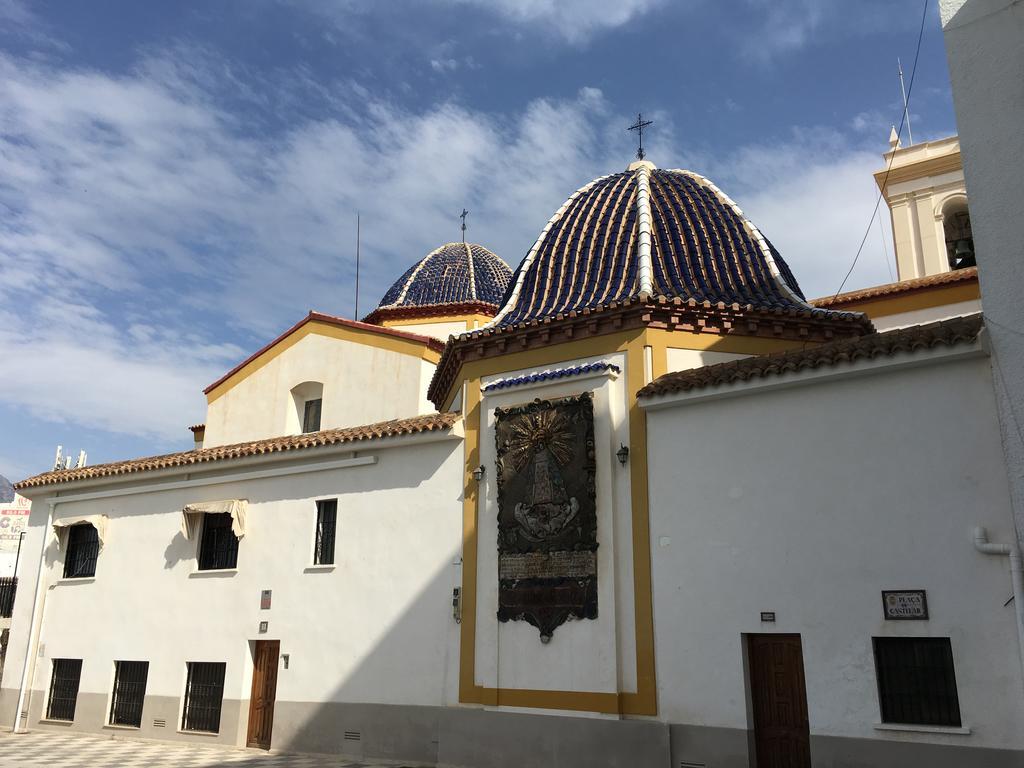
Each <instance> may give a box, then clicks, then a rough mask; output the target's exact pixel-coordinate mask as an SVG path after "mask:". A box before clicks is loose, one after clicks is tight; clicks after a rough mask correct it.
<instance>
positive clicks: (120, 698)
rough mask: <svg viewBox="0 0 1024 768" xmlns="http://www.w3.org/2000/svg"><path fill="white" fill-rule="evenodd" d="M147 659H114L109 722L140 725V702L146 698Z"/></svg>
mask: <svg viewBox="0 0 1024 768" xmlns="http://www.w3.org/2000/svg"><path fill="white" fill-rule="evenodd" d="M148 677H149V662H148V661H115V662H114V691H113V694H112V695H111V697H110V724H111V725H128V726H132V727H133V728H139V727H141V726H142V703H143V701H144V700H145V698H146V679H147V678H148Z"/></svg>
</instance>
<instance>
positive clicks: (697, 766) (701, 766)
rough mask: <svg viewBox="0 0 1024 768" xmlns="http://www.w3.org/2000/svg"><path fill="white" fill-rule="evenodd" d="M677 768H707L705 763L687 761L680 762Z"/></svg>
mask: <svg viewBox="0 0 1024 768" xmlns="http://www.w3.org/2000/svg"><path fill="white" fill-rule="evenodd" d="M679 768H708V764H707V763H691V762H689V761H688V760H681V761H680V762H679Z"/></svg>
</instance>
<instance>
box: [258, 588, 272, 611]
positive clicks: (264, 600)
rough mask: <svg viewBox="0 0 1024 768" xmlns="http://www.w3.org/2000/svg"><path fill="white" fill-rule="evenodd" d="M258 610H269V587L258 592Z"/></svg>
mask: <svg viewBox="0 0 1024 768" xmlns="http://www.w3.org/2000/svg"><path fill="white" fill-rule="evenodd" d="M260 610H261V611H269V610H270V590H269V589H264V590H263V591H262V592H261V593H260Z"/></svg>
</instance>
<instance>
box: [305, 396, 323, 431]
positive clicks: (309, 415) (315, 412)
mask: <svg viewBox="0 0 1024 768" xmlns="http://www.w3.org/2000/svg"><path fill="white" fill-rule="evenodd" d="M323 402H324V401H323V398H317V399H316V400H307V401H306V405H305V407H304V408H303V412H302V431H303V432H319V431H320V408H321V406H322V405H323Z"/></svg>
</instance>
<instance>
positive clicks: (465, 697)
mask: <svg viewBox="0 0 1024 768" xmlns="http://www.w3.org/2000/svg"><path fill="white" fill-rule="evenodd" d="M801 343H803V342H799V341H783V340H779V339H759V338H754V337H745V336H725V337H723V336H717V335H710V334H695V333H691V332H687V331H666V330H660V329H649V328H641V329H636V330H630V331H622V332H619V333H614V334H608V335H605V336H595V337H592V338H588V339H581V340H579V341H571V342H565V343H562V344H557V345H555V346H552V347H544V348H540V349H530V350H525V351H523V352H515V353H511V354H507V355H502V356H501V357H495V358H489V359H485V360H476V361H473V362H471V363H467V364H466V365H465V366H463V369H462V371H460V379H459V380H460V381H463V382H465V384H464V388H463V417H464V424H465V435H466V437H465V457H466V466H465V473H464V476H463V481H464V485H463V507H462V547H463V549H462V561H463V565H462V624H461V625H460V648H459V702H460V703H464V704H480V705H483V706H492V707H493V706H508V707H523V708H533V709H561V710H572V711H580V712H600V713H605V714H627V715H656V714H657V711H658V689H657V674H656V669H655V647H654V596H653V587H652V577H651V537H650V512H649V497H648V485H647V473H648V460H647V412H646V411H645V410H644V409H642V408H640V407H639V404H638V402H637V398H636V393H637V392H638V391H639V390H640V389H641V388H642V387H643V386H644V384H646V383H647V382H646V381H644V347H645V346H648V345H649V346H651V347H652V353H653V358H652V373H653V375H654V377H658V376H660V375H662V374H664V373H665V372H666V371H667V366H668V362H667V360H668V353H667V349H668V347H669V346H671V347H674V348H689V349H699V350H707V349H714V350H716V351H722V352H735V353H739V354H767V353H769V352H775V351H780V350H783V349H789V348H792V347H794V346H797V345H799V344H801ZM616 352H624V353H625V354H626V376H627V380H626V385H627V390H628V391H627V397H628V401H627V412H628V414H629V443H630V444H629V463H630V500H631V504H632V510H631V512H632V531H633V539H632V546H633V604H634V632H635V645H636V682H637V685H636V688H637V690H636V691H635V692H629V691H627V692H619V693H608V692H595V691H554V690H551V691H548V690H527V689H513V688H489V687H486V686H482V685H477V683H476V622H477V611H476V601H477V566H478V560H477V551H478V544H479V542H478V540H477V521H478V519H479V514H480V508H479V499H478V496H477V483H476V481H475V480H474V479H473V469H474V468H475V467H477V466H479V464H480V434H481V430H482V420H483V417H484V413H483V406H482V396H481V383H480V382H481V378H482V377H483V376H491V375H496V374H502V373H509V372H511V371H518V370H524V369H529V368H535V367H540V366H545V365H554V364H556V363H564V362H566V361H568V360H574V359H581V358H586V357H595V356H598V355H602V354H605V355H607V354H612V353H616ZM453 390H455V391H454V392H453V393H452V395H451V399H450V400H454V398H455V396H456V394H457V392H458V391H459V390H458V389H456V388H454V387H453ZM449 406H450V401H449Z"/></svg>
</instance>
